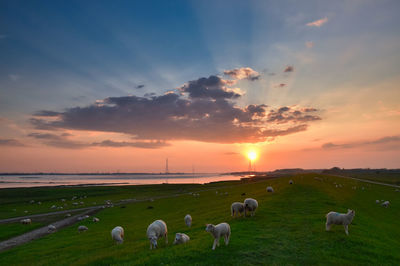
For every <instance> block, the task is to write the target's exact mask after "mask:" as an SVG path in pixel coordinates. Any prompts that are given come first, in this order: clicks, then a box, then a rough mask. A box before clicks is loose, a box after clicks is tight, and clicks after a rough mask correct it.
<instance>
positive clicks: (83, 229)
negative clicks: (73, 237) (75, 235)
mask: <svg viewBox="0 0 400 266" xmlns="http://www.w3.org/2000/svg"><path fill="white" fill-rule="evenodd" d="M88 229H89V228H87V227H86V226H84V225H80V226H78V232H79V233H80V232H85V231H87V230H88Z"/></svg>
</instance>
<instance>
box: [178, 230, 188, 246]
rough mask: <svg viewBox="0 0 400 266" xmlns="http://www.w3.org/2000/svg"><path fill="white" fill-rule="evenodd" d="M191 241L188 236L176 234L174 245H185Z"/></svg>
mask: <svg viewBox="0 0 400 266" xmlns="http://www.w3.org/2000/svg"><path fill="white" fill-rule="evenodd" d="M189 240H190V237H189V236H188V235H187V234H184V233H176V235H175V241H174V245H177V244H185V243H187V242H189Z"/></svg>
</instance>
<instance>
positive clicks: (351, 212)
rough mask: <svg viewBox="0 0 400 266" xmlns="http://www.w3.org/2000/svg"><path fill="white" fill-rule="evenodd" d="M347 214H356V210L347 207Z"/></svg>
mask: <svg viewBox="0 0 400 266" xmlns="http://www.w3.org/2000/svg"><path fill="white" fill-rule="evenodd" d="M347 214H350V215H351V216H354V215H355V214H356V212H355V211H354V210H350V209H347Z"/></svg>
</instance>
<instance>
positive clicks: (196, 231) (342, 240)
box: [0, 174, 400, 265]
mask: <svg viewBox="0 0 400 266" xmlns="http://www.w3.org/2000/svg"><path fill="white" fill-rule="evenodd" d="M315 177H318V179H320V180H317V179H315ZM291 178H292V179H293V180H294V182H295V184H294V185H289V184H288V180H289V178H278V179H271V180H265V181H261V182H257V183H242V184H240V183H237V182H233V183H229V182H228V183H218V184H209V185H203V186H200V185H158V186H157V185H155V186H146V187H136V188H132V189H135V193H139V194H140V190H141V189H143V190H146V192H145V193H144V192H143V195H145V194H146V195H147V196H149V195H153V196H156V195H159V194H162V195H165V194H166V193H173V192H176V191H178V192H182V191H183V192H185V191H194V190H199V189H210V190H209V191H204V192H199V193H200V196H199V197H193V196H192V195H189V194H187V193H186V194H185V195H182V196H178V197H171V198H164V199H157V200H155V201H154V202H140V203H131V204H126V205H124V206H123V207H124V208H121V206H118V207H114V208H107V209H105V210H103V211H101V212H99V213H98V214H97V215H96V217H99V218H100V222H99V223H93V222H91V221H90V220H86V221H82V222H79V223H78V224H76V225H74V226H71V227H68V228H64V229H62V230H60V231H58V232H56V233H54V234H51V235H48V236H46V237H44V238H42V239H39V240H35V241H33V242H30V243H28V244H25V245H22V246H19V247H16V248H13V249H11V250H7V251H5V252H2V253H0V264H2V265H15V264H37V265H54V264H57V265H70V264H74V265H83V264H85V265H87V264H89V265H143V264H147V265H160V264H163V265H207V264H208V265H235V264H240V265H253V264H263V265H265V264H296V265H298V264H307V265H310V264H323V265H337V264H341V265H343V264H358V265H365V264H381V265H382V264H386V265H398V264H399V262H400V227H399V217H400V193H399V192H395V189H394V188H390V187H384V186H379V185H373V184H365V183H360V182H358V181H355V180H348V179H343V178H339V177H330V176H323V175H315V174H307V175H297V176H294V177H291ZM321 180H322V181H321ZM334 182H336V183H340V184H342V185H343V188H336V187H335V185H334V184H333V183H334ZM268 185H272V186H273V187H274V189H275V192H274V193H267V192H266V190H265V188H266V186H268ZM352 186H357V189H356V190H354V189H352ZM361 187H364V190H362V189H361ZM71 189H72V190H73V188H70V190H71ZM80 189H83V192H84V193H86V194H87V195H88V197H89V195H91V196H90V197H92V196H93V197H99V199H100V198H102V197H115V198H124V197H125V194H126V195H131V194H133V192H131V191H130V190H129V189H128V188H126V187H125V188H124V187H119V188H102V189H104V190H106V191H107V189H110V190H114V192H116V194H113V193H110V194H107V195H97V196H96V195H95V193H94V194H93V195H92V194H90V192H88V191H87V190H86V191H85V189H84V188H80ZM87 189H88V190H90V189H94V188H87ZM119 189H120V190H119ZM48 190H49V191H51V190H52V189H48ZM53 190H54V189H53ZM121 190H126V191H125V192H124V193H125V194H124V193H122V192H121ZM216 190H217V191H218V192H219V193H218V194H216V193H215V191H216ZM225 192H227V193H228V194H227V195H225ZM0 193H1V192H0ZM49 193H50V192H49ZM71 193H74V192H71ZM103 193H106V192H103ZM120 193H121V194H120ZM242 193H246V195H245V196H242V195H241V194H242ZM122 194H124V196H122ZM221 194H222V195H221ZM246 197H253V198H255V199H257V200H258V202H259V209H258V210H257V212H256V215H255V217H247V218H236V219H233V218H231V217H230V204H231V203H232V202H234V201H243V200H244V198H246ZM130 198H132V197H131V196H130ZM376 199H385V200H389V201H390V202H391V206H390V207H389V208H387V209H385V208H382V207H381V206H379V205H378V204H376V203H375V200H376ZM90 200H91V199H90ZM10 204H11V203H10ZM12 204H17V203H12ZM149 205H151V206H153V207H154V208H153V209H148V208H147V207H148V206H149ZM347 208H352V209H355V210H356V216H355V219H354V221H353V224H352V225H350V229H349V231H350V235H349V236H346V235H345V233H344V230H343V227H342V226H336V227H333V230H332V231H331V232H325V214H326V213H327V212H328V211H331V210H334V211H340V212H345V211H346V210H347ZM187 213H190V214H191V215H192V217H193V225H192V228H190V229H189V228H187V227H186V226H185V224H184V221H183V217H184V216H185V215H186V214H187ZM155 219H163V220H164V221H165V222H166V223H167V225H168V231H169V235H168V236H169V244H168V245H166V244H165V242H164V241H162V240H161V241H159V248H158V249H157V250H152V251H151V250H149V242H148V240H147V239H146V228H147V226H148V225H149V224H150V223H151V222H152V221H154V220H155ZM220 222H228V223H229V224H230V225H231V229H232V236H231V242H230V244H229V246H225V245H224V244H223V242H222V240H221V246H220V247H218V248H217V249H216V250H214V251H213V250H211V247H212V242H213V238H212V237H211V235H209V234H208V233H206V232H205V231H204V229H205V224H206V223H214V224H217V223H220ZM78 225H86V226H88V227H89V230H88V231H87V232H85V233H81V234H79V233H78V232H77V227H78ZM117 225H121V226H123V227H124V229H125V242H124V244H123V245H116V244H114V243H113V242H112V240H111V236H110V231H111V229H112V228H113V227H115V226H117ZM0 230H4V229H2V227H1V225H0ZM177 232H183V233H187V234H188V235H189V236H190V237H191V240H190V242H189V243H188V244H187V245H184V246H173V245H172V242H173V239H174V236H175V233H177Z"/></svg>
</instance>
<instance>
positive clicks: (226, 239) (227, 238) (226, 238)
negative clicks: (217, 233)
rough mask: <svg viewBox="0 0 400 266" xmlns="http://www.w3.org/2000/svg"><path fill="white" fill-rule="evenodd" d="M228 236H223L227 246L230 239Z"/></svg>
mask: <svg viewBox="0 0 400 266" xmlns="http://www.w3.org/2000/svg"><path fill="white" fill-rule="evenodd" d="M230 236H231V235H230V234H227V235H225V245H228V244H229V238H230Z"/></svg>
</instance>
